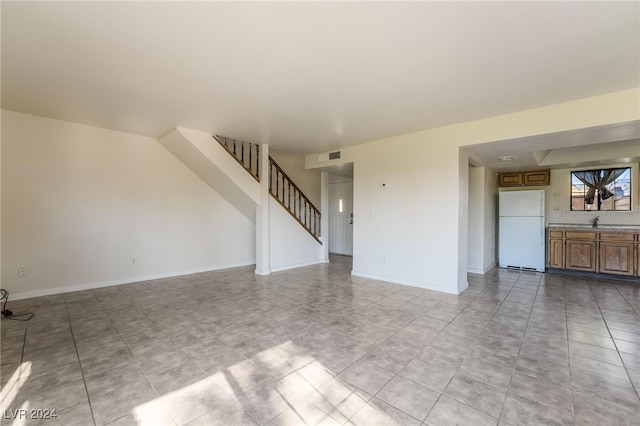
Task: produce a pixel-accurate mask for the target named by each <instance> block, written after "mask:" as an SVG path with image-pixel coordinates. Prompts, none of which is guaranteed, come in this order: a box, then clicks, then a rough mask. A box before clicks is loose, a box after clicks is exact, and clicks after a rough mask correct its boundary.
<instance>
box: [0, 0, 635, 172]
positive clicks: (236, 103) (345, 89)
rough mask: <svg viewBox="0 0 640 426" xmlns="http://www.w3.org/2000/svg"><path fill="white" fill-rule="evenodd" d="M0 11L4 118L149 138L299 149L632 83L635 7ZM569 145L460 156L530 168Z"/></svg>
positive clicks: (163, 6)
mask: <svg viewBox="0 0 640 426" xmlns="http://www.w3.org/2000/svg"><path fill="white" fill-rule="evenodd" d="M0 7H1V20H2V21H1V24H2V26H1V43H2V44H1V47H2V58H1V59H2V63H1V64H2V75H1V78H2V80H1V81H2V107H3V108H6V109H10V110H14V111H20V112H25V113H31V114H36V115H41V116H45V117H51V118H57V119H62V120H68V121H73V122H79V123H85V124H90V125H94V126H99V127H104V128H109V129H115V130H121V131H126V132H130V133H135V134H142V135H148V136H153V137H160V136H162V135H164V134H166V133H167V132H168V131H170V130H171V129H172V128H173V127H175V126H176V125H180V126H184V127H188V128H193V129H198V130H202V131H207V132H211V133H218V134H222V135H226V136H232V137H235V138H239V139H244V140H246V141H250V142H257V143H270V144H271V145H272V146H273V147H274V148H276V149H280V150H287V151H289V152H297V153H312V152H320V151H326V150H330V149H336V148H340V147H345V146H349V145H354V144H358V143H363V142H367V141H371V140H376V139H381V138H385V137H389V136H394V135H399V134H404V133H410V132H414V131H418V130H424V129H428V128H432V127H437V126H442V125H447V124H452V123H457V122H465V121H470V120H477V119H481V118H485V117H490V116H495V115H499V114H505V113H510V112H515V111H521V110H525V109H530V108H535V107H540V106H544V105H550V104H554V103H559V102H565V101H570V100H574V99H579V98H584V97H589V96H595V95H600V94H604V93H608V92H614V91H618V90H624V89H629V88H634V87H638V86H640V82H639V75H640V19H639V17H640V3H638V2H615V3H612V2H524V3H522V2H401V3H400V2H349V3H346V2H283V3H275V2H257V3H251V2H9V1H2V3H1V6H0ZM631 126H633V124H632V125H631ZM637 127H638V124H637V123H635V128H637ZM565 136H566V135H565ZM572 136H573V137H574V139H576V140H577V142H576V141H575V140H574V141H572V142H571V143H567V142H566V141H565V138H563V137H558V138H555V139H554V146H552V147H549V146H547V145H548V141H546V142H545V141H540V140H535V139H531V140H529V141H526V142H527V143H524V144H523V143H522V141H520V142H518V141H506V142H503V143H501V145H500V144H498V145H491V146H489V145H488V146H486V147H483V148H479V149H478V150H476V152H474V153H473V155H472V157H473V158H475V160H474V161H476V163H477V164H480V163H483V164H487V165H489V164H493V163H495V162H496V160H495V158H497V157H496V155H497V154H500V155H501V156H503V155H511V154H513V155H519V156H521V157H522V158H524V157H527V158H528V160H526V161H529V162H531V161H532V159H534V160H536V159H537V158H538V157H540V156H542V155H543V154H545V151H546V150H549V149H556V148H569V147H572V146H579V145H580V144H581V143H582V142H581V141H580V139H581V136H580V134H574V135H572ZM587 136H588V137H591V136H593V135H587ZM596 142H598V141H594V140H590V142H589V143H592V144H593V143H596ZM602 142H612V141H611V140H606V141H605V140H603V141H602ZM547 154H548V153H547ZM521 161H524V162H525V164H526V161H525V160H522V159H521ZM497 167H498V168H500V167H501V164H500V163H498V164H497Z"/></svg>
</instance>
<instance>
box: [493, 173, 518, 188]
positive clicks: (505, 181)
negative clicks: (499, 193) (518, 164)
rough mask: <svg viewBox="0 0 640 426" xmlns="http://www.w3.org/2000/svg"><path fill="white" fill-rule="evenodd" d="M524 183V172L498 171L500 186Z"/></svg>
mask: <svg viewBox="0 0 640 426" xmlns="http://www.w3.org/2000/svg"><path fill="white" fill-rule="evenodd" d="M523 183H524V176H523V175H522V172H505V173H498V186H500V187H510V186H522V184H523Z"/></svg>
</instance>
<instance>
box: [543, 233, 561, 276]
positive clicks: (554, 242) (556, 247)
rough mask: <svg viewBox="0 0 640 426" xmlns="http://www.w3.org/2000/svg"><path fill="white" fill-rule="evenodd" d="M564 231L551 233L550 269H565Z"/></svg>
mask: <svg viewBox="0 0 640 426" xmlns="http://www.w3.org/2000/svg"><path fill="white" fill-rule="evenodd" d="M562 237H563V232H562V231H550V232H549V252H548V254H547V256H548V257H547V259H548V265H547V266H549V268H564V239H563V238H562Z"/></svg>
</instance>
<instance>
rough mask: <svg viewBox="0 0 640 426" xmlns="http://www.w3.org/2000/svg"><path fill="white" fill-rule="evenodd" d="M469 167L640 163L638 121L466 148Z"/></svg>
mask: <svg viewBox="0 0 640 426" xmlns="http://www.w3.org/2000/svg"><path fill="white" fill-rule="evenodd" d="M466 151H467V153H468V154H469V161H470V164H471V165H473V166H477V167H481V166H484V167H490V168H492V169H495V170H502V171H505V170H524V169H540V168H545V169H560V168H567V167H577V166H596V165H606V164H614V163H630V162H638V161H640V121H631V122H627V123H618V124H614V125H607V126H598V127H590V128H587V129H579V130H571V131H567V132H557V133H551V134H546V135H536V136H531V137H527V138H519V139H510V140H504V141H497V142H490V143H485V144H481V145H474V146H472V147H469V148H466Z"/></svg>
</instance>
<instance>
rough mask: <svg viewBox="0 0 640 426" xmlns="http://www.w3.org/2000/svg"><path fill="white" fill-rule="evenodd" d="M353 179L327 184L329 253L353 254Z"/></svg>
mask: <svg viewBox="0 0 640 426" xmlns="http://www.w3.org/2000/svg"><path fill="white" fill-rule="evenodd" d="M354 220H355V219H354V217H353V181H348V182H338V183H330V184H329V253H336V254H345V255H349V256H353V221H354Z"/></svg>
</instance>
